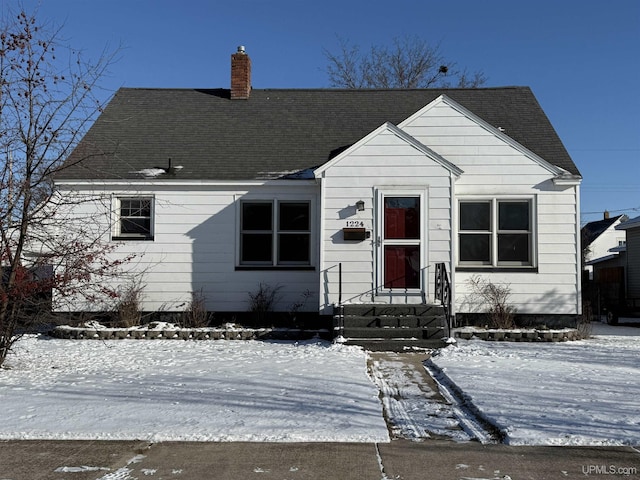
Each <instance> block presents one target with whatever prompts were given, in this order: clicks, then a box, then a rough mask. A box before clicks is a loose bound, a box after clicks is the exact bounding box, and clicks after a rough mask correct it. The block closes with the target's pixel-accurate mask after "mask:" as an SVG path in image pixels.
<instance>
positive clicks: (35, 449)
mask: <svg viewBox="0 0 640 480" xmlns="http://www.w3.org/2000/svg"><path fill="white" fill-rule="evenodd" d="M556 478H558V479H583V480H584V479H585V478H591V479H605V478H606V479H613V478H625V479H640V450H638V449H635V448H632V447H598V448H594V447H510V446H507V445H481V444H479V443H477V442H465V443H455V442H451V441H447V440H425V441H422V442H412V441H407V440H394V441H392V442H391V443H386V444H384V443H383V444H370V443H366V444H361V443H241V442H240V443H188V442H185V443H159V444H154V445H149V444H146V443H142V442H108V441H105V442H103V441H5V442H0V479H1V480H63V479H64V480H134V479H135V480H142V479H150V480H151V479H153V480H168V479H174V480H207V479H213V480H227V479H228V480H245V479H257V480H275V479H278V480H297V479H300V480H315V479H318V480H330V479H338V480H349V479H354V480H367V479H371V480H391V479H394V480H426V479H437V480H449V479H452V480H454V479H455V480H461V479H476V480H481V479H491V480H493V479H504V480H509V479H513V480H516V479H535V480H544V479H556Z"/></svg>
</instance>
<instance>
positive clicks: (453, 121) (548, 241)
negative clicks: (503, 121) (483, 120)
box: [400, 102, 580, 314]
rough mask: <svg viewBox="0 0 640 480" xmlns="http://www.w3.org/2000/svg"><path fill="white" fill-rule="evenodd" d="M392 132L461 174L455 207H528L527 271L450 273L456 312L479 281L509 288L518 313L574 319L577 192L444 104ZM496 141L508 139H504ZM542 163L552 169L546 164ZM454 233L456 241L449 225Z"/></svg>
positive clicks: (576, 301)
mask: <svg viewBox="0 0 640 480" xmlns="http://www.w3.org/2000/svg"><path fill="white" fill-rule="evenodd" d="M400 127H401V128H402V129H403V130H404V131H406V132H407V133H409V134H410V135H412V136H413V137H414V138H416V139H418V140H419V141H421V142H423V143H424V144H425V145H428V146H429V148H431V149H432V150H434V151H435V152H437V153H439V154H440V155H442V156H443V157H444V158H446V159H447V160H449V161H450V162H452V163H454V164H455V165H457V166H458V167H460V168H461V169H462V170H463V171H464V173H463V174H462V175H461V176H460V178H459V179H458V180H457V181H456V184H455V194H456V197H457V199H466V198H534V199H535V202H534V204H533V206H534V210H535V213H534V216H533V218H532V221H533V225H532V228H533V232H534V244H533V246H534V248H535V249H536V250H537V251H535V252H534V265H535V266H536V269H535V271H531V272H530V273H527V272H526V271H524V272H523V271H518V272H513V273H509V272H504V271H502V270H500V271H496V272H490V271H487V272H484V273H483V272H479V273H478V272H473V271H470V272H467V271H461V272H456V273H455V281H456V285H455V289H456V296H455V301H456V308H457V311H458V312H465V311H469V305H470V304H471V303H472V302H470V300H471V298H470V297H471V291H470V289H469V280H470V278H471V277H472V276H474V275H478V274H481V275H482V276H483V277H484V278H486V279H487V280H490V281H492V282H494V283H499V284H503V285H508V286H509V288H510V290H511V292H512V295H511V298H510V300H511V301H512V303H513V305H514V306H515V307H516V309H517V311H518V312H519V313H532V314H536V313H539V314H545V313H550V314H553V313H557V314H576V313H577V312H578V311H579V308H580V307H579V304H580V292H579V282H580V278H579V277H580V253H579V252H578V250H577V234H578V233H577V232H578V224H579V208H578V206H577V204H578V200H579V195H578V188H579V187H575V186H556V185H554V184H553V182H552V179H553V176H554V174H553V173H552V172H551V171H550V170H549V169H548V167H547V166H546V165H545V164H544V162H539V161H537V160H536V159H532V158H531V157H530V156H528V155H527V154H526V152H525V151H523V149H519V148H516V147H514V146H513V145H511V144H509V143H506V142H505V141H504V140H503V139H502V138H500V137H499V136H498V135H497V134H495V133H493V132H492V131H490V130H489V129H488V128H486V126H483V125H480V124H478V123H476V122H475V121H474V120H472V119H470V118H467V117H466V116H465V115H463V114H462V113H461V112H459V111H458V110H456V109H454V108H452V107H450V106H449V105H447V104H446V103H444V102H442V103H438V104H436V105H434V106H432V107H431V108H427V109H425V110H424V111H422V112H420V113H419V114H417V115H415V116H414V117H413V118H412V119H410V120H409V121H406V122H403V123H402V124H401V125H400ZM495 127H496V128H497V127H500V125H495ZM504 133H505V134H506V135H509V132H508V131H505V132H504ZM546 160H547V161H549V162H551V163H553V159H546ZM454 227H455V228H456V232H455V235H456V236H457V235H458V231H457V225H454ZM456 248H457V246H456ZM457 257H458V252H456V258H457Z"/></svg>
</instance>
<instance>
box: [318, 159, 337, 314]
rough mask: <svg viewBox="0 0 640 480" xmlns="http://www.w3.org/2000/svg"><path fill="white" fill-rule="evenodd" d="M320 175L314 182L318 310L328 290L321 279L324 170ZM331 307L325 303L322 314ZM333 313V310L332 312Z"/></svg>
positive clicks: (323, 266)
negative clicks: (316, 195)
mask: <svg viewBox="0 0 640 480" xmlns="http://www.w3.org/2000/svg"><path fill="white" fill-rule="evenodd" d="M321 175H322V176H321V177H316V182H317V183H318V184H319V185H320V198H319V199H318V212H317V215H318V220H319V221H318V228H319V229H318V232H317V234H316V242H317V245H318V293H319V295H318V312H320V307H321V306H322V304H323V299H324V298H326V299H329V296H328V295H329V292H328V291H327V290H328V287H327V285H326V282H325V281H324V280H323V276H324V275H325V274H326V273H325V272H326V271H325V264H324V258H325V252H324V248H323V244H324V242H323V241H322V239H323V236H324V228H325V222H324V204H325V200H324V195H325V193H324V190H325V188H324V182H323V181H322V179H323V178H324V172H322V174H321ZM328 307H331V305H326V306H325V307H324V308H323V311H324V314H326V308H328ZM332 314H333V312H332Z"/></svg>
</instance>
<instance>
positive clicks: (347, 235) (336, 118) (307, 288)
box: [56, 50, 581, 323]
mask: <svg viewBox="0 0 640 480" xmlns="http://www.w3.org/2000/svg"><path fill="white" fill-rule="evenodd" d="M250 73H251V63H250V60H249V57H248V55H247V54H246V53H245V52H244V51H240V50H239V51H238V52H237V53H236V54H234V55H232V75H231V77H232V79H231V89H230V90H229V89H214V90H211V89H201V90H198V89H141V88H140V89H129V88H123V89H120V90H119V91H118V92H117V93H116V94H115V96H114V98H113V99H112V101H111V102H110V104H109V105H108V106H107V107H106V109H105V110H104V113H102V115H101V116H100V117H99V118H98V119H97V121H96V122H95V124H94V125H93V127H92V128H91V129H90V131H89V132H88V133H87V135H86V136H85V138H84V139H83V140H82V141H81V143H80V144H79V146H78V147H77V148H76V150H75V151H74V152H73V153H72V155H71V156H70V158H69V160H68V165H67V168H65V169H64V170H63V171H62V172H61V173H60V174H59V175H58V176H57V178H56V185H57V188H58V189H59V191H60V192H61V193H62V194H65V195H87V196H93V197H96V198H100V199H101V201H97V202H95V203H94V204H93V207H92V208H93V209H94V210H93V214H94V217H95V218H96V219H97V220H95V221H96V222H98V223H101V224H102V226H103V228H104V231H105V233H104V239H105V240H107V241H112V242H117V243H118V245H119V247H118V248H119V249H118V252H119V253H120V254H121V255H126V254H128V253H131V252H136V253H140V254H141V256H140V258H139V259H138V261H136V262H135V264H132V268H135V269H140V271H144V282H143V283H144V308H145V309H146V310H150V311H153V310H159V309H162V310H165V311H168V310H169V311H170V310H179V309H181V308H184V304H185V301H186V300H188V298H189V296H190V294H191V292H194V291H202V292H203V295H204V296H205V297H206V301H207V308H208V309H209V310H211V311H215V312H218V313H220V312H229V313H232V312H243V311H246V310H247V300H248V292H255V291H256V290H257V289H258V288H259V286H260V284H262V285H269V286H272V287H274V288H275V287H277V288H278V289H279V290H278V293H279V302H278V303H277V305H276V310H281V311H287V310H288V309H290V308H291V306H292V305H294V304H296V303H301V302H300V299H301V298H305V299H306V302H305V303H304V305H303V306H300V305H298V307H297V308H301V309H302V310H305V311H307V312H310V313H314V314H319V315H320V317H319V318H322V316H325V315H331V314H332V313H333V308H334V306H335V305H336V304H338V303H347V304H348V303H360V304H362V303H367V304H390V303H391V304H395V305H398V304H399V305H407V304H409V305H427V304H432V303H434V302H435V303H438V301H437V299H436V291H435V290H436V288H435V285H434V282H435V265H436V264H444V266H445V267H446V271H447V272H448V275H449V278H450V279H451V285H452V298H453V305H452V308H453V309H454V312H453V313H455V314H456V315H457V316H458V317H460V316H463V315H464V314H465V313H472V312H474V311H476V309H477V305H474V303H475V299H474V298H473V294H472V292H470V290H469V279H470V278H471V277H473V276H481V277H483V278H485V279H486V280H487V281H490V282H493V283H500V284H506V285H508V286H509V288H510V290H511V294H512V295H511V298H510V301H511V302H512V303H513V305H514V306H515V307H516V308H517V312H518V314H519V315H520V316H522V317H523V318H524V317H527V316H530V317H536V318H540V317H544V318H546V319H548V320H549V319H556V320H563V321H570V320H572V319H575V317H576V316H577V315H578V314H580V312H581V298H580V297H581V296H580V263H581V254H580V243H579V236H580V226H579V201H580V193H579V192H580V182H581V177H580V173H579V171H578V169H577V168H576V166H575V164H574V163H573V161H572V160H571V158H570V157H569V155H568V153H567V151H566V149H565V148H564V146H563V145H562V142H561V141H560V139H559V138H558V135H557V134H556V132H555V131H554V129H553V127H552V126H551V124H550V122H549V120H548V118H547V117H546V115H545V114H544V112H543V111H542V109H541V107H540V105H539V104H538V102H537V100H536V98H535V97H534V95H533V94H532V92H531V90H530V89H529V88H527V87H505V88H486V89H428V90H335V89H318V90H304V89H299V90H270V89H264V90H262V89H252V88H251V84H250ZM105 199H107V201H106V202H105V201H104V200H105ZM87 205H88V204H83V208H85V209H86V208H88V206H87ZM91 308H95V306H92V305H82V304H80V303H76V304H75V305H74V307H73V309H76V310H83V309H91ZM547 323H548V321H547Z"/></svg>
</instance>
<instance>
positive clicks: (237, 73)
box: [231, 45, 251, 100]
mask: <svg viewBox="0 0 640 480" xmlns="http://www.w3.org/2000/svg"><path fill="white" fill-rule="evenodd" d="M250 93H251V59H250V58H249V55H247V53H246V52H245V51H244V47H243V46H242V45H241V46H239V47H238V51H237V52H236V53H234V54H233V55H231V100H235V99H243V100H247V99H248V98H249V94H250Z"/></svg>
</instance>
